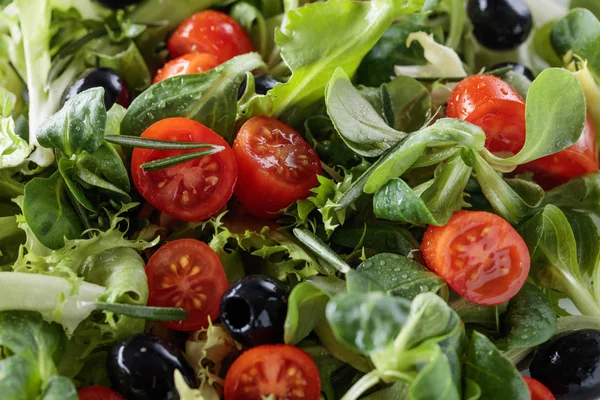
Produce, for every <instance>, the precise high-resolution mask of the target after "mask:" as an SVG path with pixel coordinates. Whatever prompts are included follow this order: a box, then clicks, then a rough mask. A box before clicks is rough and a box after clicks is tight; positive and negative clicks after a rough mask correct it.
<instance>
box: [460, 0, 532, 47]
mask: <svg viewBox="0 0 600 400" xmlns="http://www.w3.org/2000/svg"><path fill="white" fill-rule="evenodd" d="M467 13H468V15H469V18H470V19H471V22H472V23H473V35H474V36H475V38H476V39H477V41H478V42H479V43H481V44H482V45H484V46H485V47H487V48H489V49H492V50H499V51H502V50H512V49H514V48H516V47H518V46H519V45H520V44H522V43H523V42H525V40H527V36H529V32H531V28H532V26H533V22H532V19H531V11H530V10H529V7H527V4H525V2H524V1H523V0H469V3H468V5H467Z"/></svg>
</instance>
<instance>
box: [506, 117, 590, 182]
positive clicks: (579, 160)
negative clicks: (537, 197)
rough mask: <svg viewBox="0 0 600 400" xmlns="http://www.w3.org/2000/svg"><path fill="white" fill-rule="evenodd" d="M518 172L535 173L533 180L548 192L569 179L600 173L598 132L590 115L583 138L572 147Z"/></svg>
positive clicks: (524, 166) (539, 160) (528, 164)
mask: <svg viewBox="0 0 600 400" xmlns="http://www.w3.org/2000/svg"><path fill="white" fill-rule="evenodd" d="M518 171H530V172H533V180H535V181H536V182H537V183H539V184H540V185H541V186H542V187H543V188H544V189H547V190H548V189H552V188H554V187H556V186H558V185H561V184H563V183H565V182H567V181H568V180H569V179H572V178H576V177H578V176H581V175H585V174H589V173H591V172H596V171H598V147H597V146H596V131H595V130H594V125H593V123H592V120H591V118H590V117H589V115H588V118H587V120H586V122H585V127H584V128H583V132H582V134H581V136H580V137H579V139H578V140H577V142H575V143H574V144H573V145H572V146H570V147H567V148H566V149H564V150H562V151H559V152H558V153H555V154H551V155H549V156H546V157H542V158H540V159H538V160H534V161H531V162H529V163H527V164H524V165H522V166H520V167H519V168H518Z"/></svg>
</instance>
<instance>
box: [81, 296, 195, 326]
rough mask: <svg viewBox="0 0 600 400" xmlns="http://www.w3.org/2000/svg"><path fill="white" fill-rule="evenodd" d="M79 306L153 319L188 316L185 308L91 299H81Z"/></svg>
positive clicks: (172, 319)
mask: <svg viewBox="0 0 600 400" xmlns="http://www.w3.org/2000/svg"><path fill="white" fill-rule="evenodd" d="M77 305H78V307H81V308H85V307H91V308H93V309H94V310H103V311H110V312H114V313H117V314H121V315H127V316H129V317H134V318H143V319H147V320H151V321H182V320H184V319H186V318H187V317H188V313H187V312H186V311H185V310H184V309H183V308H171V307H150V306H138V305H133V304H118V303H102V302H91V301H80V302H78V303H77Z"/></svg>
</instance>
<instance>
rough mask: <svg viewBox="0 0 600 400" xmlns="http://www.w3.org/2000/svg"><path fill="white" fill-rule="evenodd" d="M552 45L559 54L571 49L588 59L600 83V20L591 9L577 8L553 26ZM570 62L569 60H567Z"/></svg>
mask: <svg viewBox="0 0 600 400" xmlns="http://www.w3.org/2000/svg"><path fill="white" fill-rule="evenodd" d="M551 38H552V39H551V40H552V46H553V47H554V50H556V52H557V53H558V55H559V56H561V57H564V56H565V55H566V54H567V53H568V52H569V51H571V52H572V54H573V55H576V56H579V57H581V58H582V59H584V60H587V62H588V66H589V68H590V71H591V72H592V74H593V75H594V78H595V79H596V82H598V83H600V21H598V17H596V16H595V15H594V14H593V13H592V12H591V11H590V10H586V9H584V8H576V9H574V10H571V11H570V12H569V14H567V15H566V16H565V17H563V18H561V19H559V20H558V21H556V22H555V23H554V26H553V27H552V37H551ZM567 63H568V62H567Z"/></svg>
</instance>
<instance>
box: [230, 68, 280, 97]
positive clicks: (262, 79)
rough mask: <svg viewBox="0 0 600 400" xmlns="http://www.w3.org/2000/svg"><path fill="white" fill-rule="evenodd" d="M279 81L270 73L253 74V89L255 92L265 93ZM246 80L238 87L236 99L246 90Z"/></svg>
mask: <svg viewBox="0 0 600 400" xmlns="http://www.w3.org/2000/svg"><path fill="white" fill-rule="evenodd" d="M277 83H279V81H278V80H277V79H275V78H273V77H272V76H271V75H266V74H265V75H255V76H254V91H255V92H256V94H267V92H268V91H269V90H271V89H273V88H274V87H275V85H276V84H277ZM246 85H247V83H246V80H245V79H244V81H243V82H242V84H241V85H240V88H239V89H238V100H239V99H241V98H242V96H243V95H244V92H245V91H246Z"/></svg>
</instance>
